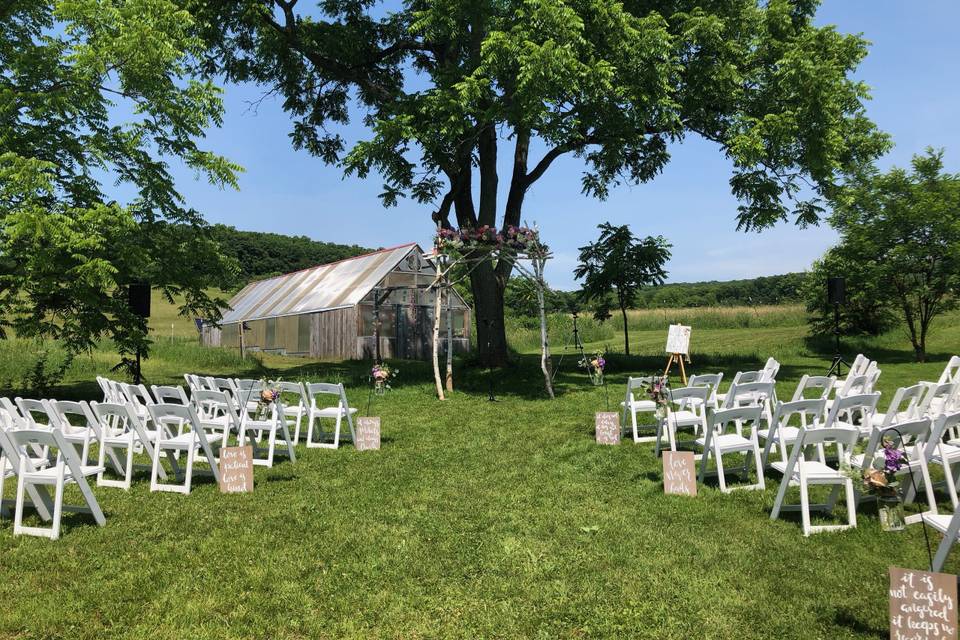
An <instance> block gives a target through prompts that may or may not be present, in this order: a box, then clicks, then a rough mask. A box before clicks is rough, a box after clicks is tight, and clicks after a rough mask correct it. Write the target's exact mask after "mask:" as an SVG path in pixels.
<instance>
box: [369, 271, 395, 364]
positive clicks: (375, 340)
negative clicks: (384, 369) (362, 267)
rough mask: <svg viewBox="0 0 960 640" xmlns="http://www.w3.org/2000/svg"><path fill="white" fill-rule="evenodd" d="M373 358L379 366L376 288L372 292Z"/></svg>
mask: <svg viewBox="0 0 960 640" xmlns="http://www.w3.org/2000/svg"><path fill="white" fill-rule="evenodd" d="M393 356H394V357H396V356H397V354H396V353H394V354H393ZM373 357H374V362H375V363H376V364H380V290H379V289H376V288H375V289H374V290H373Z"/></svg>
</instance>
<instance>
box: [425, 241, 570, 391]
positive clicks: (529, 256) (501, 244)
mask: <svg viewBox="0 0 960 640" xmlns="http://www.w3.org/2000/svg"><path fill="white" fill-rule="evenodd" d="M433 247H434V256H435V264H436V277H435V278H434V281H433V283H432V284H431V285H430V288H431V289H432V290H433V291H434V292H435V295H434V302H433V311H434V316H433V377H434V382H435V384H436V387H437V397H438V398H440V400H443V399H444V384H443V380H442V379H441V376H440V350H439V344H440V317H441V309H442V308H443V307H442V300H443V297H444V296H446V299H447V301H448V305H447V306H448V309H449V300H450V290H451V288H452V287H453V286H454V285H455V284H457V283H458V282H460V281H462V280H464V279H466V278H467V277H469V276H470V273H471V272H472V271H473V270H474V269H476V268H477V267H478V266H479V265H481V264H483V263H485V262H487V261H492V260H494V259H496V260H498V261H500V260H506V261H507V262H508V263H509V264H510V265H511V266H512V267H513V268H514V269H516V271H517V272H518V273H519V274H520V275H521V276H523V277H525V278H528V279H529V280H530V281H531V282H532V283H533V285H534V288H535V290H536V294H537V306H538V308H539V313H540V369H541V371H542V372H543V381H544V388H545V389H546V392H547V395H549V396H550V397H551V398H553V397H554V392H553V374H552V371H551V369H552V363H551V361H550V340H549V336H548V334H547V312H546V289H547V283H546V280H545V279H544V270H545V268H546V265H547V260H549V259H550V258H551V257H552V254H551V253H550V249H549V247H547V245H545V244H543V243H542V242H541V241H540V232H539V231H538V230H537V229H536V227H515V226H512V225H511V226H508V227H507V229H506V231H504V232H502V233H500V232H498V231H497V230H496V229H495V228H493V227H489V226H486V225H485V226H483V227H480V228H479V229H444V228H439V227H438V228H437V234H436V236H435V237H434V242H433ZM458 268H461V269H462V270H463V272H462V273H458V274H457V277H456V279H454V278H453V275H454V272H455V270H456V269H458ZM478 320H479V319H478ZM446 390H447V391H453V328H452V324H451V319H450V314H449V311H448V314H447V371H446Z"/></svg>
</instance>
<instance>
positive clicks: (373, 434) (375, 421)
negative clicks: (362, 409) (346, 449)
mask: <svg viewBox="0 0 960 640" xmlns="http://www.w3.org/2000/svg"><path fill="white" fill-rule="evenodd" d="M355 428H356V431H357V441H356V442H355V443H353V444H354V446H355V447H356V448H357V451H371V450H375V449H379V448H380V418H357V426H356V427H355Z"/></svg>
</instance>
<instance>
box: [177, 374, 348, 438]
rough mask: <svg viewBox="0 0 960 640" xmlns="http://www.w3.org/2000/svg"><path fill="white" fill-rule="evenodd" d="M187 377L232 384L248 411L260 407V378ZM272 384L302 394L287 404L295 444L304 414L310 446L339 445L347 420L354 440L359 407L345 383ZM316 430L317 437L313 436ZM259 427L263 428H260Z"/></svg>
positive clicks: (200, 384)
mask: <svg viewBox="0 0 960 640" xmlns="http://www.w3.org/2000/svg"><path fill="white" fill-rule="evenodd" d="M184 379H185V380H186V381H187V384H188V386H189V387H190V388H191V389H208V390H219V387H224V386H227V385H230V384H232V386H233V393H234V395H235V396H236V397H237V398H238V402H239V404H240V405H242V406H244V408H245V413H246V414H247V415H250V414H254V413H255V412H256V411H257V408H258V399H259V391H262V385H261V383H260V381H258V380H240V379H233V380H230V379H215V378H204V377H201V376H198V375H195V374H185V375H184ZM270 386H272V387H275V388H279V389H280V390H281V392H283V393H287V394H293V395H296V396H298V397H299V402H298V403H297V404H293V403H291V404H290V405H287V406H285V408H284V417H285V418H286V419H287V427H288V428H290V427H292V428H293V437H292V439H293V442H294V443H295V444H296V443H299V441H300V430H301V425H302V421H303V419H304V418H306V420H307V435H306V445H307V447H309V448H318V447H319V448H331V449H336V448H338V447H339V446H340V437H341V428H342V423H343V421H344V420H346V422H347V426H348V427H349V430H350V437H351V441H353V440H354V436H355V431H354V424H353V416H354V414H356V412H357V410H356V409H354V408H351V407H350V404H349V402H348V401H347V395H346V390H345V388H344V386H343V384H342V383H337V384H333V383H323V382H317V383H307V382H304V383H297V382H274V383H271V384H270ZM323 396H334V397H335V398H336V404H335V405H334V404H330V405H328V404H327V403H323V402H321V401H320V400H319V398H320V397H323ZM324 420H330V421H332V422H333V433H332V436H333V438H332V442H331V441H329V440H325V439H324V429H323V421H324ZM315 430H316V431H317V434H318V436H319V437H318V438H314V431H315ZM256 431H258V433H259V432H260V430H256Z"/></svg>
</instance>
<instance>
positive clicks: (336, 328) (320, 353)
mask: <svg viewBox="0 0 960 640" xmlns="http://www.w3.org/2000/svg"><path fill="white" fill-rule="evenodd" d="M311 315H312V316H313V317H312V318H311V323H310V326H311V331H310V355H311V356H313V357H314V358H332V359H339V360H348V359H354V358H358V357H360V356H359V355H358V353H357V309H356V307H350V308H348V309H334V310H332V311H322V312H320V313H314V314H311Z"/></svg>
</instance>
